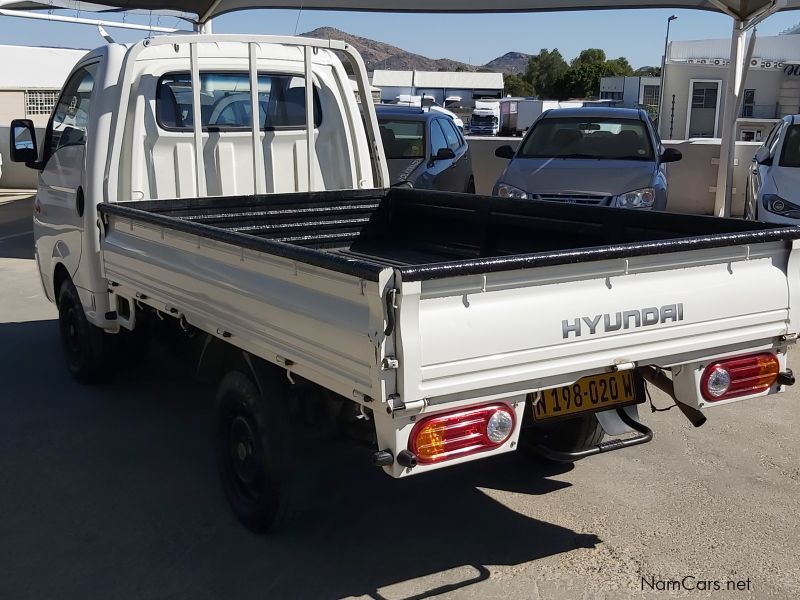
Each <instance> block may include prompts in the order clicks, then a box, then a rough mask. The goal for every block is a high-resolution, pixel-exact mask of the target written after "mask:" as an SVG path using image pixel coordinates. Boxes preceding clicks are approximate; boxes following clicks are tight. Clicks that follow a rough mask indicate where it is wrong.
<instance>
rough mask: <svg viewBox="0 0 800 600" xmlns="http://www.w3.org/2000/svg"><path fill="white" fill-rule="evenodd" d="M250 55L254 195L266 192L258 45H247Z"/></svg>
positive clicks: (251, 43) (250, 43)
mask: <svg viewBox="0 0 800 600" xmlns="http://www.w3.org/2000/svg"><path fill="white" fill-rule="evenodd" d="M247 47H248V53H249V55H250V115H251V117H252V120H251V123H250V125H251V127H252V129H251V133H252V136H253V193H254V194H256V195H259V194H265V193H266V192H267V182H266V175H265V174H264V148H263V146H262V145H261V111H260V104H259V101H258V92H259V89H258V61H257V58H258V56H257V51H258V48H259V45H258V44H255V43H253V42H249V43H248V44H247Z"/></svg>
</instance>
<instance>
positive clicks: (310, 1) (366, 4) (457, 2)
mask: <svg viewBox="0 0 800 600" xmlns="http://www.w3.org/2000/svg"><path fill="white" fill-rule="evenodd" d="M54 6H67V7H72V8H74V7H76V6H80V7H81V10H92V8H97V7H98V6H104V7H106V8H107V9H108V10H134V9H144V10H154V11H165V10H166V11H173V12H174V11H180V12H185V13H189V14H192V15H196V20H197V21H198V22H201V23H202V22H205V21H208V20H209V19H212V18H214V17H217V16H219V15H222V14H225V13H228V12H233V11H237V10H246V9H256V8H283V9H303V10H354V11H379V12H419V13H431V12H438V13H448V12H451V13H480V12H547V11H566V10H601V9H629V8H669V9H678V8H687V9H699V10H708V11H714V12H720V13H724V14H727V15H729V16H731V17H733V18H735V19H737V20H740V21H748V20H750V19H751V18H753V17H756V16H759V15H760V14H761V13H764V12H767V11H768V12H770V13H772V12H777V11H780V10H788V9H797V8H800V0H491V1H488V0H267V1H265V0H116V1H114V0H109V1H108V2H105V1H103V0H100V1H99V2H97V1H95V2H93V3H92V4H84V3H77V2H71V1H69V0H53V1H48V0H42V1H39V2H37V1H36V0H0V8H18V9H32V8H40V9H41V8H48V9H51V8H53V7H54ZM87 7H91V8H87Z"/></svg>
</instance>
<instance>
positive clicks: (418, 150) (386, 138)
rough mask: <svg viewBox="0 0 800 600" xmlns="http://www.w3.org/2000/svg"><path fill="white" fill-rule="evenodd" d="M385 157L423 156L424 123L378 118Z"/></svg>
mask: <svg viewBox="0 0 800 600" xmlns="http://www.w3.org/2000/svg"><path fill="white" fill-rule="evenodd" d="M380 132H381V140H382V141H383V151H384V152H385V153H386V158H425V123H424V122H422V121H400V120H398V121H389V120H383V119H381V120H380Z"/></svg>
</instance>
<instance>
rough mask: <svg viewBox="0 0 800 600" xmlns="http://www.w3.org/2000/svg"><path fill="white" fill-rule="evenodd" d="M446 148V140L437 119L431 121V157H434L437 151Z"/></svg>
mask: <svg viewBox="0 0 800 600" xmlns="http://www.w3.org/2000/svg"><path fill="white" fill-rule="evenodd" d="M447 147H448V146H447V139H446V138H445V136H444V133H443V132H442V128H441V127H440V126H439V119H434V120H433V121H431V156H432V157H433V156H436V155H437V154H438V153H439V150H442V149H444V148H447Z"/></svg>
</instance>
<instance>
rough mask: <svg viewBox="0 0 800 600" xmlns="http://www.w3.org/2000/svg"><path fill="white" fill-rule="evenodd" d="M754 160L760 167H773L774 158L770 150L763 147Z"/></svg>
mask: <svg viewBox="0 0 800 600" xmlns="http://www.w3.org/2000/svg"><path fill="white" fill-rule="evenodd" d="M754 160H755V161H756V162H757V163H758V164H760V165H771V164H772V157H771V156H770V155H769V148H767V147H765V146H761V148H759V149H758V150H757V151H756V155H755V158H754Z"/></svg>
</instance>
